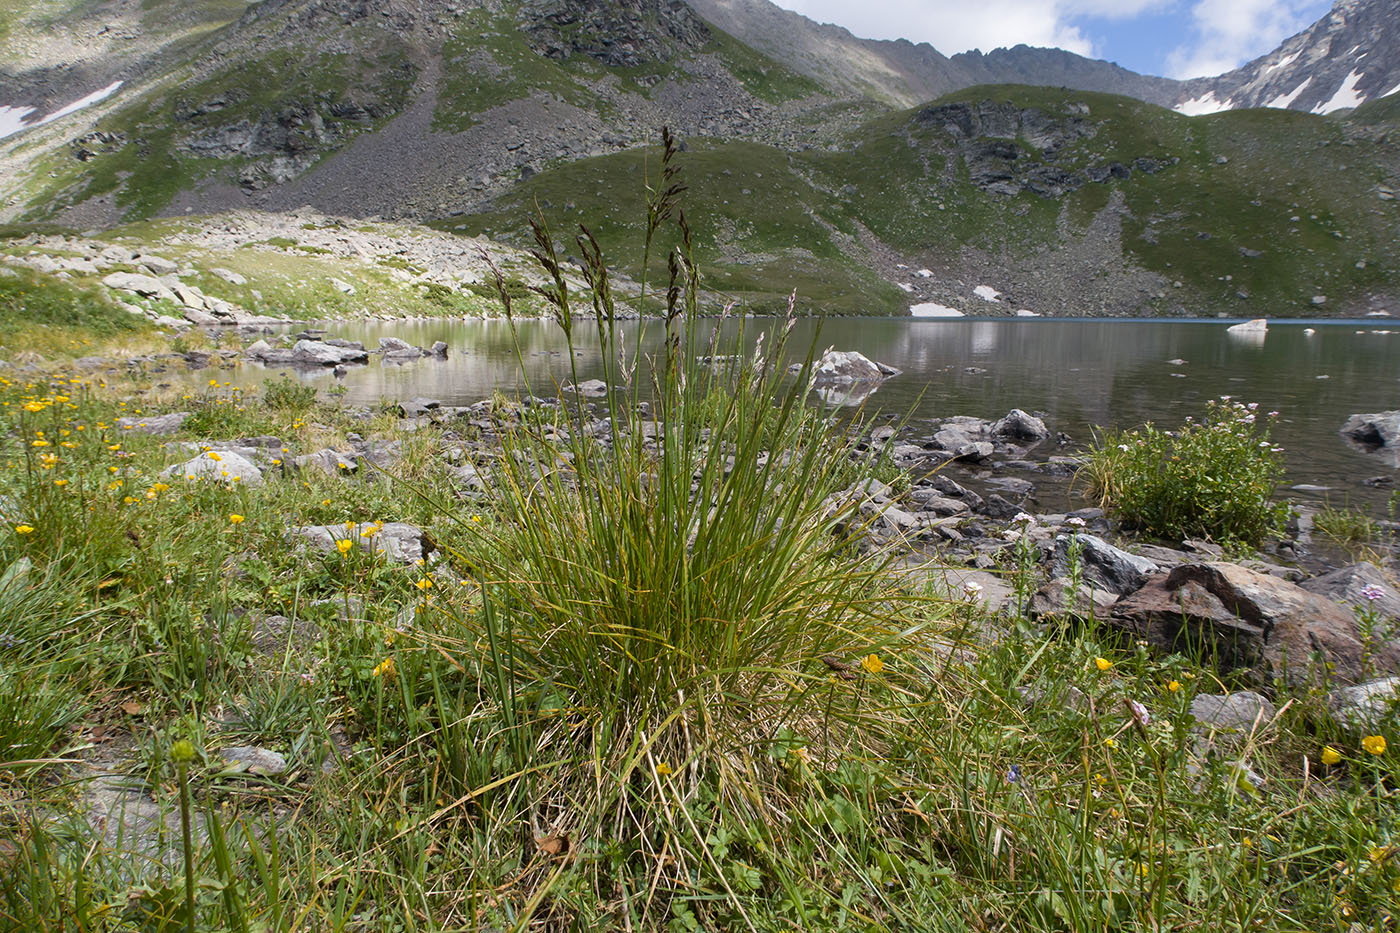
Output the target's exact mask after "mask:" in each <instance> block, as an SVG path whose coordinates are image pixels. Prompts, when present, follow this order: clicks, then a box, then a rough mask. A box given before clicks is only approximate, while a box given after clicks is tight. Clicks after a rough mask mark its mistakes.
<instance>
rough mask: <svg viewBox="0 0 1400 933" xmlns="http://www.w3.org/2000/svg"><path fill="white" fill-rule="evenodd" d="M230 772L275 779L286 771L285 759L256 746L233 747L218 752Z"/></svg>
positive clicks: (269, 750)
mask: <svg viewBox="0 0 1400 933" xmlns="http://www.w3.org/2000/svg"><path fill="white" fill-rule="evenodd" d="M219 757H221V758H222V759H223V760H224V764H225V765H227V766H228V769H229V770H231V771H238V772H246V773H248V774H258V775H263V776H266V777H276V776H277V775H279V774H284V773H286V771H287V759H286V758H284V757H282V756H281V755H279V754H278V753H277V752H274V751H272V750H271V749H267V748H259V747H258V746H256V745H235V746H232V747H230V748H225V749H223V750H221V751H220V752H219Z"/></svg>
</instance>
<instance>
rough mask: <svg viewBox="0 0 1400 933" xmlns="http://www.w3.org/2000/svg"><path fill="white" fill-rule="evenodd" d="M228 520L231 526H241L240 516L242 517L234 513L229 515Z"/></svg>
mask: <svg viewBox="0 0 1400 933" xmlns="http://www.w3.org/2000/svg"><path fill="white" fill-rule="evenodd" d="M228 520H229V524H232V525H241V524H243V516H242V515H239V514H238V513H237V512H234V513H232V514H231V515H229V517H228Z"/></svg>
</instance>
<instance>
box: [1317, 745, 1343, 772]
mask: <svg viewBox="0 0 1400 933" xmlns="http://www.w3.org/2000/svg"><path fill="white" fill-rule="evenodd" d="M1341 760H1342V753H1341V752H1339V751H1337V750H1336V749H1335V748H1333V747H1332V746H1330V745H1328V746H1326V747H1325V748H1323V749H1322V763H1323V764H1325V765H1328V766H1329V767H1330V766H1332V765H1335V764H1340V763H1341Z"/></svg>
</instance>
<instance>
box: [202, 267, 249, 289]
mask: <svg viewBox="0 0 1400 933" xmlns="http://www.w3.org/2000/svg"><path fill="white" fill-rule="evenodd" d="M209 274H210V275H216V276H218V277H219V278H221V279H223V280H224V281H225V282H227V283H229V284H230V285H247V284H248V280H247V279H245V278H244V277H243V276H241V275H239V274H238V273H237V272H234V271H233V270H231V269H219V268H214V269H210V270H209Z"/></svg>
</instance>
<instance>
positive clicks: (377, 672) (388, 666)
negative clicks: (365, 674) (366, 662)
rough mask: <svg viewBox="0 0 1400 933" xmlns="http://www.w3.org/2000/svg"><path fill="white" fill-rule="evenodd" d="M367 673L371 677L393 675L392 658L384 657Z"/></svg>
mask: <svg viewBox="0 0 1400 933" xmlns="http://www.w3.org/2000/svg"><path fill="white" fill-rule="evenodd" d="M369 674H370V676H371V677H393V676H394V659H393V658H385V659H384V660H383V661H380V662H379V663H378V664H377V665H375V667H374V670H372V671H370V672H369Z"/></svg>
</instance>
